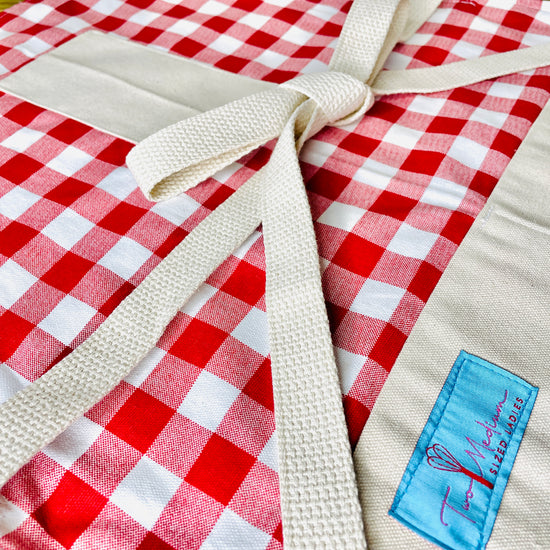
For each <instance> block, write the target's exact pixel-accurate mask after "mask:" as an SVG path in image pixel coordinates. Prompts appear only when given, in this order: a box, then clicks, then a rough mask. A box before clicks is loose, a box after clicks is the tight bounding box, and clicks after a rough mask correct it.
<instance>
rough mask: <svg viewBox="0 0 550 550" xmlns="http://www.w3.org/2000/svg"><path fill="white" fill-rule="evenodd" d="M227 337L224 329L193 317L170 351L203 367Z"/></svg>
mask: <svg viewBox="0 0 550 550" xmlns="http://www.w3.org/2000/svg"><path fill="white" fill-rule="evenodd" d="M226 338H227V333H226V332H224V331H223V330H220V329H219V328H216V327H213V326H212V325H209V324H208V323H205V322H203V321H199V319H193V320H192V321H191V322H190V323H189V326H188V327H187V328H186V329H185V331H184V332H183V334H182V335H181V336H180V337H179V338H178V339H177V340H176V342H175V343H174V345H173V346H172V347H171V348H170V353H171V354H172V355H175V356H176V357H179V358H180V359H183V360H184V361H187V362H188V363H191V364H193V365H196V366H197V367H201V368H203V367H205V366H206V363H208V361H210V359H211V358H212V355H214V352H215V351H216V350H217V349H218V348H219V347H220V346H221V345H222V343H223V342H224V341H225V339H226Z"/></svg>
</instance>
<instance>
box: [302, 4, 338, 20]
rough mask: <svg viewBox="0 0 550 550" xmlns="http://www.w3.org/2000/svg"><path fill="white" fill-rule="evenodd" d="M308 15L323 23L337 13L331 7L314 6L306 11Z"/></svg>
mask: <svg viewBox="0 0 550 550" xmlns="http://www.w3.org/2000/svg"><path fill="white" fill-rule="evenodd" d="M308 13H309V15H313V16H314V17H317V18H319V19H322V20H323V21H330V20H331V19H332V18H333V17H334V16H335V15H336V14H337V13H339V11H338V10H337V9H336V8H333V7H331V6H323V5H321V4H315V6H313V7H312V8H311V9H309V10H308Z"/></svg>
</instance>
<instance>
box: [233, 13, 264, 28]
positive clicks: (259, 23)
mask: <svg viewBox="0 0 550 550" xmlns="http://www.w3.org/2000/svg"><path fill="white" fill-rule="evenodd" d="M268 21H269V17H268V16H267V15H258V14H256V13H247V14H246V15H245V16H244V17H241V18H240V19H239V23H241V24H242V25H248V26H249V27H252V28H253V29H261V28H262V27H263V26H264V25H265V24H266V23H267V22H268Z"/></svg>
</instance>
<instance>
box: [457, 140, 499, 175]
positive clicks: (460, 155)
mask: <svg viewBox="0 0 550 550" xmlns="http://www.w3.org/2000/svg"><path fill="white" fill-rule="evenodd" d="M488 151H489V149H488V148H487V147H484V146H483V145H481V144H479V143H477V142H475V141H472V140H471V139H468V138H465V137H462V136H457V137H456V138H455V140H454V142H453V144H452V145H451V148H450V149H449V153H448V155H449V156H450V157H451V158H454V159H455V160H458V162H461V163H462V164H464V165H466V166H469V167H470V168H473V169H474V170H479V168H480V167H481V165H482V164H483V161H484V160H485V157H486V156H487V153H488Z"/></svg>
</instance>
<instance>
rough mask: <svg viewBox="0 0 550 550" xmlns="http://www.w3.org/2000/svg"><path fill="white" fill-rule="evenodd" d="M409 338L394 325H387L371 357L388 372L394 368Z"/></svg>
mask: <svg viewBox="0 0 550 550" xmlns="http://www.w3.org/2000/svg"><path fill="white" fill-rule="evenodd" d="M406 339H407V337H406V336H405V335H404V334H403V333H402V332H401V331H400V330H399V329H396V328H395V327H394V326H393V325H390V324H387V325H386V326H385V327H384V329H383V330H382V333H381V334H380V336H379V337H378V340H377V341H376V344H375V345H374V348H373V349H372V351H371V352H370V354H369V356H370V358H371V359H372V360H373V361H376V362H377V363H378V364H379V365H380V366H381V367H383V368H384V369H385V370H387V371H388V372H389V371H390V370H391V368H392V367H393V364H394V363H395V360H396V359H397V356H398V355H399V352H400V351H401V348H402V347H403V346H404V344H405V340H406Z"/></svg>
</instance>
